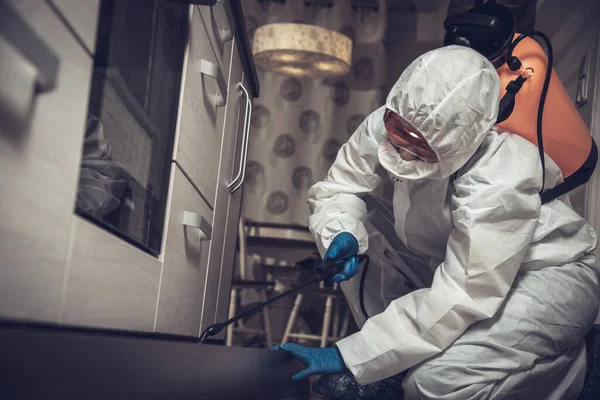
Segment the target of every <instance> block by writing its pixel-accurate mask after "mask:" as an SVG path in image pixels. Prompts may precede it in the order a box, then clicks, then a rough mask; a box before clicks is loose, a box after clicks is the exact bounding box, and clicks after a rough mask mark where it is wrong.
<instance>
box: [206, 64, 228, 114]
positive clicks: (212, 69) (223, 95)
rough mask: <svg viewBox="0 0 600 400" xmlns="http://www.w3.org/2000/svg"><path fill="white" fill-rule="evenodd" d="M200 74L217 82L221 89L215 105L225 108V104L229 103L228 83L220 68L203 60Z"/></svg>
mask: <svg viewBox="0 0 600 400" xmlns="http://www.w3.org/2000/svg"><path fill="white" fill-rule="evenodd" d="M200 72H201V73H202V74H203V75H207V76H210V77H211V78H213V79H214V80H215V81H216V82H217V86H218V88H219V94H217V98H216V101H215V105H216V106H217V107H223V106H224V105H225V103H226V102H227V83H226V82H225V78H224V77H223V74H221V70H220V69H219V66H218V65H217V64H215V63H212V62H210V61H208V60H204V59H202V60H201V61H200Z"/></svg>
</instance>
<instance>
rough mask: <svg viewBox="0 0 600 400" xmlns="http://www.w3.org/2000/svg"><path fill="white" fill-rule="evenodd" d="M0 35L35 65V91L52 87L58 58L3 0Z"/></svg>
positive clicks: (0, 12)
mask: <svg viewBox="0 0 600 400" xmlns="http://www.w3.org/2000/svg"><path fill="white" fill-rule="evenodd" d="M2 36H4V37H5V38H6V39H7V41H8V43H11V44H12V45H13V46H14V47H16V48H17V49H19V51H20V52H21V53H22V54H24V55H25V57H27V59H28V60H29V61H31V63H32V64H33V65H35V68H36V70H37V73H38V75H37V81H36V92H37V93H43V92H47V91H49V90H52V89H54V87H55V86H56V75H57V74H58V58H57V57H56V55H55V54H54V53H53V52H52V50H50V48H48V46H47V45H46V43H44V42H43V41H42V40H41V39H40V38H39V37H38V36H37V35H36V34H35V32H34V31H33V30H31V28H30V27H29V26H28V25H27V23H25V22H24V21H23V20H22V19H21V18H20V17H19V16H18V15H17V14H16V13H15V12H14V11H13V10H12V9H11V8H10V7H9V6H8V5H7V4H5V2H4V1H0V37H2Z"/></svg>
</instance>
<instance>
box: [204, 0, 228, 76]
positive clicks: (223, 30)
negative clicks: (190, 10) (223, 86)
mask: <svg viewBox="0 0 600 400" xmlns="http://www.w3.org/2000/svg"><path fill="white" fill-rule="evenodd" d="M226 7H227V5H226V4H225V3H224V2H222V1H219V2H217V3H216V4H215V5H214V6H212V7H207V6H198V9H199V10H200V16H201V17H202V21H203V22H204V26H205V27H206V31H207V32H208V38H209V40H210V44H211V46H212V48H213V50H214V52H215V55H216V56H217V62H218V63H219V65H220V66H221V70H222V71H223V75H224V76H227V75H229V66H230V65H229V60H230V59H231V49H232V48H233V46H232V44H233V40H232V39H233V29H232V28H231V27H230V26H229V20H228V19H227V10H226Z"/></svg>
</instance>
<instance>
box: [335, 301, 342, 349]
mask: <svg viewBox="0 0 600 400" xmlns="http://www.w3.org/2000/svg"><path fill="white" fill-rule="evenodd" d="M333 302H334V308H333V337H334V338H335V339H336V340H337V339H338V334H339V333H340V307H341V304H340V303H341V301H340V300H339V299H334V300H333Z"/></svg>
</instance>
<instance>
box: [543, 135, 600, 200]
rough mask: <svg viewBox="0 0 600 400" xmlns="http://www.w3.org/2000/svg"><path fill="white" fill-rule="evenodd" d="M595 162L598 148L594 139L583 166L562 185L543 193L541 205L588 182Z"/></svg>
mask: <svg viewBox="0 0 600 400" xmlns="http://www.w3.org/2000/svg"><path fill="white" fill-rule="evenodd" d="M597 162H598V147H597V146H596V143H595V142H594V139H592V148H591V149H590V154H589V155H588V158H587V160H585V162H584V163H583V165H582V166H581V167H580V168H579V169H578V170H577V171H575V172H574V173H573V175H571V176H568V177H567V178H566V179H565V180H564V182H563V183H561V184H559V185H556V186H555V187H554V188H552V189H549V190H546V191H545V192H544V193H542V194H541V197H542V204H546V203H548V202H550V201H552V200H554V199H556V198H558V197H560V196H562V195H563V194H565V193H568V192H570V191H571V190H573V189H575V188H576V187H578V186H581V185H583V184H585V183H586V182H587V181H589V180H590V177H591V176H592V174H593V173H594V169H595V168H596V163H597Z"/></svg>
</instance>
